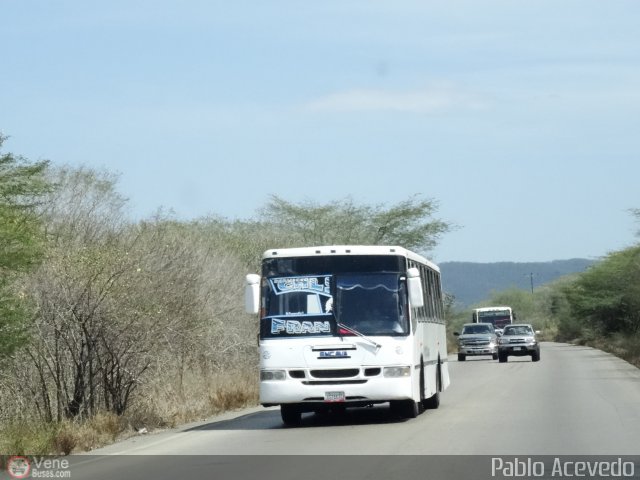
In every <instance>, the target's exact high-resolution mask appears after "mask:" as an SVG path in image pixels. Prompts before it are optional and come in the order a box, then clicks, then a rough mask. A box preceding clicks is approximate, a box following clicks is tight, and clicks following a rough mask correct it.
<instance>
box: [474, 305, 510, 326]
mask: <svg viewBox="0 0 640 480" xmlns="http://www.w3.org/2000/svg"><path fill="white" fill-rule="evenodd" d="M471 320H472V322H474V323H491V324H493V326H494V328H496V329H497V330H502V329H503V328H504V327H505V326H506V325H510V324H512V323H513V322H514V320H516V314H515V312H514V311H513V309H512V308H511V307H506V306H499V307H481V308H474V309H473V313H472V314H471Z"/></svg>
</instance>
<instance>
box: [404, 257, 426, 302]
mask: <svg viewBox="0 0 640 480" xmlns="http://www.w3.org/2000/svg"><path fill="white" fill-rule="evenodd" d="M407 289H408V290H409V303H410V304H411V307H412V308H420V307H422V306H424V297H423V295H422V281H421V280H420V272H419V271H418V269H417V268H415V267H411V268H410V269H408V270H407Z"/></svg>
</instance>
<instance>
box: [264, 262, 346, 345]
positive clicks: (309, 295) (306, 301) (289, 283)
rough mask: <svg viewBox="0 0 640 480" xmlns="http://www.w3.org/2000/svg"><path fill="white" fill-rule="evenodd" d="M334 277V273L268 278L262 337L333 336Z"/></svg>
mask: <svg viewBox="0 0 640 480" xmlns="http://www.w3.org/2000/svg"><path fill="white" fill-rule="evenodd" d="M332 279H333V277H332V275H304V276H288V277H271V278H268V279H267V282H266V283H267V284H266V286H265V288H266V290H267V292H266V295H265V302H264V303H265V304H264V310H263V316H262V319H261V322H260V336H261V337H262V338H273V337H299V336H310V335H311V336H316V335H331V334H332V332H333V331H334V330H335V322H334V320H333V314H332V313H331V309H332V303H333V297H332V295H331V288H332V287H331V284H332Z"/></svg>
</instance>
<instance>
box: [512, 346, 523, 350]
mask: <svg viewBox="0 0 640 480" xmlns="http://www.w3.org/2000/svg"><path fill="white" fill-rule="evenodd" d="M513 349H514V350H522V347H513Z"/></svg>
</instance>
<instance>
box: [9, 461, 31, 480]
mask: <svg viewBox="0 0 640 480" xmlns="http://www.w3.org/2000/svg"><path fill="white" fill-rule="evenodd" d="M7 472H8V473H9V475H10V476H11V478H27V477H29V474H30V473H31V462H29V459H28V458H27V457H22V456H15V457H9V459H8V460H7Z"/></svg>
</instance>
